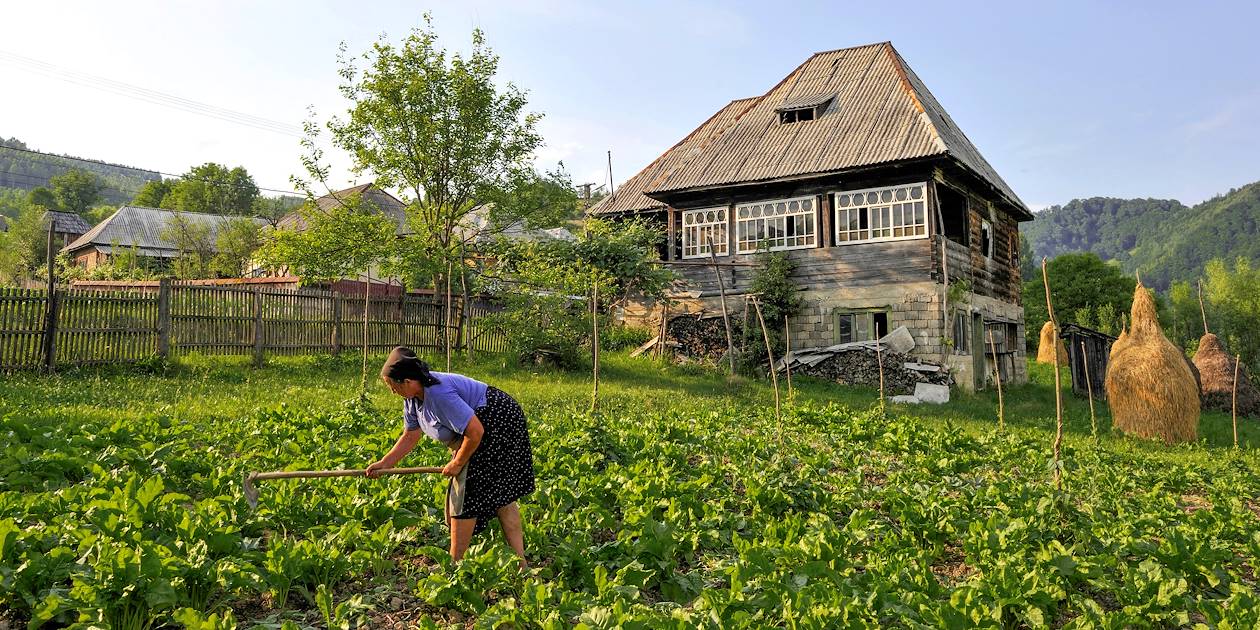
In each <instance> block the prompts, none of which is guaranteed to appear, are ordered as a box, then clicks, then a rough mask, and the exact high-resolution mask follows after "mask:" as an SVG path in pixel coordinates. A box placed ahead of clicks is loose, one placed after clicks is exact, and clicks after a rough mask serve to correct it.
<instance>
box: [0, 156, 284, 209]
mask: <svg viewBox="0 0 1260 630" xmlns="http://www.w3.org/2000/svg"><path fill="white" fill-rule="evenodd" d="M0 149H4V150H8V151H18V152H21V153H30V154H32V155H40V156H44V157H50V158H57V159H59V160H73V161H76V162H84V163H87V164H98V165H100V166H108V167H110V168H129V169H132V170H137V171H142V172H145V173H157V174H158V175H162V176H165V177H171V178H174V179H187V180H191V181H199V182H205V183H208V184H216V185H227V186H232V184H230V183H228V182H216V181H214V180H212V179H205V178H202V177H185V176H183V175H178V174H176V173H166V172H163V171H159V170H155V169H146V168H139V167H133V166H122V165H119V164H110V163H109V162H102V161H100V160H90V159H88V158H80V157H71V156H68V155H57V154H56V153H45V152H43V151H36V150H34V149H22V148H19V147H10V146H0ZM44 164H51V163H49V162H44ZM235 187H238V188H243V187H244V186H235ZM254 187H255V188H257V189H258V190H260V191H267V192H272V193H278V194H282V195H289V196H293V197H302V196H304V195H301V194H299V193H296V192H294V191H292V190H282V189H279V188H264V187H262V186H257V185H255V186H254Z"/></svg>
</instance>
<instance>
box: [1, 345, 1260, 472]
mask: <svg viewBox="0 0 1260 630" xmlns="http://www.w3.org/2000/svg"><path fill="white" fill-rule="evenodd" d="M383 358H384V357H383V356H380V357H371V358H370V360H369V374H368V395H369V398H370V400H371V401H372V403H373V404H374V405H375V406H376V407H377V408H379V409H380V410H381V414H382V419H383V421H390V420H389V419H390V418H391V417H392V416H397V415H398V413H399V407H400V405H399V401H398V400H397V398H395V397H394V396H393V395H392V394H390V393H389V391H388V390H386V389H385V387H383V386H382V385H380V383H379V382H378V381H377V379H376V376H375V370H376V369H377V366H379V364H380V362H381V361H382V360H383ZM430 358H431V359H433V365H435V366H439V367H440V361H439V360H438V357H430ZM360 369H361V360H360V359H359V358H358V357H356V356H342V357H329V356H310V357H285V358H275V359H271V360H270V361H268V364H267V365H266V366H264V367H262V368H254V367H251V366H250V365H249V363H248V360H247V359H245V358H231V357H203V356H192V357H188V358H186V359H183V360H181V361H180V362H179V363H176V364H172V365H169V366H166V367H165V368H162V367H158V368H154V369H151V370H147V371H140V372H137V371H135V370H129V369H124V368H98V369H81V370H73V371H67V372H63V373H61V374H58V375H55V376H52V377H45V376H41V375H37V374H29V373H20V374H16V375H12V376H9V377H7V378H6V379H5V382H4V384H3V385H0V413H4V412H5V411H6V410H9V409H22V410H23V414H24V415H25V416H26V417H29V418H33V419H34V418H43V419H47V420H51V421H57V422H74V420H75V418H76V417H82V416H83V415H85V414H92V415H96V416H105V417H111V418H115V419H118V420H124V419H126V420H144V419H149V420H156V419H160V418H182V419H187V420H191V421H197V420H212V419H217V418H224V417H238V416H241V415H247V414H250V413H253V412H256V411H259V410H265V409H270V408H273V407H276V406H278V405H281V404H283V405H287V406H290V407H296V408H299V409H309V410H311V411H316V412H318V411H320V410H321V409H322V408H323V407H326V406H327V405H329V404H330V401H340V400H345V399H349V398H353V397H355V396H357V395H358V393H359V391H360V387H359V386H360ZM452 369H453V370H456V371H459V372H461V373H464V374H467V375H469V376H473V377H475V378H478V379H481V380H483V381H486V382H488V383H491V384H493V385H495V386H497V387H499V388H500V389H503V390H504V391H507V392H509V393H510V394H512V395H513V396H515V397H517V398H518V399H519V400H520V401H521V402H522V403H523V404H524V405H525V406H526V409H528V408H529V407H530V406H531V405H534V406H537V405H543V404H545V405H546V406H548V407H553V406H556V405H557V404H559V406H561V407H568V408H570V409H571V410H572V411H574V412H580V411H584V410H585V409H586V408H587V406H588V405H589V401H590V374H589V373H583V372H566V371H561V370H556V369H550V368H543V367H538V368H524V367H520V366H517V365H515V364H512V363H509V362H508V361H505V360H504V359H503V358H500V357H494V356H489V355H486V356H481V357H476V358H474V359H472V360H468V359H463V358H460V359H457V361H456V364H455V365H453V366H452ZM1029 372H1030V377H1031V378H1030V382H1029V383H1026V384H1022V385H1017V386H1013V387H1011V386H1008V387H1007V388H1006V389H1005V390H1004V394H1005V404H1006V423H1007V429H1008V431H1011V432H1013V433H1015V434H1017V435H1029V436H1041V437H1044V438H1045V439H1047V441H1048V440H1049V439H1051V438H1053V432H1054V425H1055V412H1054V389H1053V387H1051V383H1052V382H1053V380H1054V371H1053V367H1052V366H1046V365H1039V364H1035V363H1030V364H1029ZM1063 382H1064V385H1065V391H1064V396H1063V398H1064V434H1065V440H1066V442H1067V444H1068V445H1075V446H1081V445H1085V444H1086V443H1088V442H1090V441H1092V440H1091V437H1090V419H1089V404H1088V402H1087V401H1086V400H1085V399H1083V398H1077V397H1075V396H1073V395H1072V394H1071V392H1070V387H1069V386H1068V385H1067V384H1068V383H1069V381H1068V376H1067V374H1066V372H1065V373H1064V375H1063ZM793 385H794V386H795V397H796V402H797V403H807V402H818V403H825V402H836V403H839V404H842V405H845V406H848V407H852V408H866V407H870V406H872V405H875V404H877V402H878V399H879V395H878V392H877V391H876V390H874V389H869V388H861V387H844V386H840V385H836V384H834V383H830V382H827V381H823V380H819V379H813V378H808V377H803V376H800V375H796V376H794V378H793ZM780 386H781V387H785V386H784V384H783V383H780ZM783 393H784V395H785V400H786V389H784V392H783ZM719 403H720V404H722V405H725V404H727V403H730V404H733V405H735V406H739V407H744V406H750V405H751V406H765V407H772V406H773V405H774V402H773V392H772V390H771V387H770V384H769V382H768V381H759V380H755V379H748V378H743V377H734V378H731V377H727V376H726V375H725V374H722V373H720V372H718V371H715V370H710V369H706V368H704V367H700V366H673V365H667V364H665V363H662V362H659V361H654V360H651V359H644V358H635V359H631V358H630V357H629V356H627V354H626V353H608V354H607V355H604V356H602V357H601V378H600V404H601V409H602V410H603V411H605V412H609V413H616V412H617V411H618V410H638V409H642V408H647V409H651V408H653V407H660V408H665V407H668V406H674V405H679V404H693V405H697V406H699V407H700V408H703V407H705V406H713V405H715V404H719ZM1095 408H1096V411H1097V419H1098V433H1099V441H1100V443H1101V444H1102V445H1104V447H1106V448H1111V449H1119V450H1121V451H1126V452H1135V453H1136V452H1140V453H1143V454H1146V455H1153V456H1156V457H1168V458H1173V459H1181V460H1188V461H1193V460H1195V459H1197V458H1202V457H1211V456H1212V453H1214V452H1217V451H1220V450H1221V449H1228V448H1232V446H1233V429H1232V424H1231V420H1230V417H1229V415H1228V414H1222V413H1216V412H1205V413H1203V414H1202V417H1201V420H1200V425H1199V441H1198V442H1196V443H1193V444H1188V445H1181V446H1176V447H1167V446H1164V445H1162V444H1158V443H1154V442H1148V441H1144V440H1137V439H1131V438H1127V437H1124V436H1122V435H1119V434H1113V432H1112V430H1111V415H1110V413H1109V411H1108V408H1107V404H1106V402H1105V401H1097V402H1096V403H1095ZM889 413H890V414H894V415H895V414H899V413H905V414H909V415H913V416H916V417H919V418H922V419H925V420H928V421H930V422H936V423H941V424H948V425H950V426H955V427H958V428H959V429H961V430H964V431H966V432H968V433H970V434H972V435H979V434H982V433H985V432H988V431H991V430H992V429H993V428H994V427H995V426H996V422H997V420H996V418H997V395H996V393H995V392H993V391H984V392H979V393H974V394H973V393H967V392H963V391H960V390H957V389H956V390H954V392H952V394H951V400H950V402H949V403H948V404H946V405H939V406H937V405H913V406H912V405H892V404H890V405H889ZM1238 436H1239V445H1240V447H1242V448H1244V449H1251V448H1255V446H1257V445H1260V422H1257V421H1256V420H1254V419H1250V418H1240V419H1239V421H1238Z"/></svg>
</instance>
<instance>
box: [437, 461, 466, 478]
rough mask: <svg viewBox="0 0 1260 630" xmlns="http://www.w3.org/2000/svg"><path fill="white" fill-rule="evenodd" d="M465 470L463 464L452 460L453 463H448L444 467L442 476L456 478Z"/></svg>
mask: <svg viewBox="0 0 1260 630" xmlns="http://www.w3.org/2000/svg"><path fill="white" fill-rule="evenodd" d="M463 468H464V464H463V463H461V462H459V461H457V460H454V459H452V460H451V461H449V462H447V463H446V465H445V466H443V467H442V474H443V475H446V476H447V477H454V476H455V475H458V474H459V471H460V470H462V469H463Z"/></svg>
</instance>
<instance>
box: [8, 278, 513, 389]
mask: <svg viewBox="0 0 1260 630" xmlns="http://www.w3.org/2000/svg"><path fill="white" fill-rule="evenodd" d="M462 308H463V307H462V305H461V303H460V300H459V299H458V297H456V298H455V302H454V303H453V304H452V306H451V309H452V310H451V325H450V326H449V327H447V326H446V325H445V322H446V311H445V308H444V306H443V305H442V304H441V303H440V301H435V300H434V299H432V298H425V297H415V296H403V295H397V296H371V297H369V298H367V299H366V300H365V299H364V298H363V297H362V296H354V295H343V294H340V293H334V292H330V291H309V290H287V289H275V288H246V287H234V286H233V287H221V286H197V285H180V284H178V283H172V282H169V281H162V282H161V283H160V284H159V285H158V286H157V287H156V290H150V291H135V290H132V291H98V290H84V289H57V290H56V291H54V294H53V296H52V299H51V300H50V299H49V297H48V292H47V291H45V290H41V289H13V288H3V287H0V371H13V370H23V369H45V370H53V369H55V368H57V367H60V366H86V365H105V364H125V363H135V362H139V361H145V360H149V359H153V358H155V357H171V356H179V355H181V354H188V353H193V352H195V353H200V354H210V355H225V354H226V355H233V354H234V355H250V356H252V357H253V358H254V361H255V362H256V363H262V362H263V360H264V359H265V357H266V356H268V355H298V354H339V353H341V352H343V351H353V350H354V349H356V348H362V346H363V343H364V327H365V326H366V332H367V344H368V347H369V350H370V351H373V352H378V353H379V352H384V351H387V350H389V349H390V348H392V347H394V346H396V345H409V346H412V347H414V348H416V349H418V350H426V351H429V352H444V350H445V348H446V338H445V336H446V335H448V334H449V335H450V343H451V346H452V347H453V348H454V349H456V350H466V351H471V352H486V353H498V352H503V351H505V350H506V349H507V344H506V337H505V336H504V335H503V333H502V331H500V330H497V329H495V328H494V327H493V326H492V325H490V324H489V323H488V322H487V321H486V319H485V318H486V316H487V315H488V314H490V313H492V312H493V309H492V308H491V307H490V306H489V305H488V304H486V303H484V302H481V301H477V300H473V301H471V302H470V304H469V305H468V307H467V308H468V313H467V319H466V320H464V321H466V325H461V324H460V321H461V316H460V311H461V309H462ZM365 310H366V311H367V313H366V324H365V317H364V311H365Z"/></svg>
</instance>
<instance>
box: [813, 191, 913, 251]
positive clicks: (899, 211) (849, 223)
mask: <svg viewBox="0 0 1260 630" xmlns="http://www.w3.org/2000/svg"><path fill="white" fill-rule="evenodd" d="M926 191H927V185H926V184H907V185H903V186H889V187H885V188H873V189H869V190H855V191H843V192H838V193H835V208H836V221H835V224H836V243H837V244H848V243H854V242H864V241H890V240H900V239H910V238H923V237H925V236H927V208H926V207H925V205H924V201H923V200H924V199H925V198H926V196H927V192H926Z"/></svg>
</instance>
